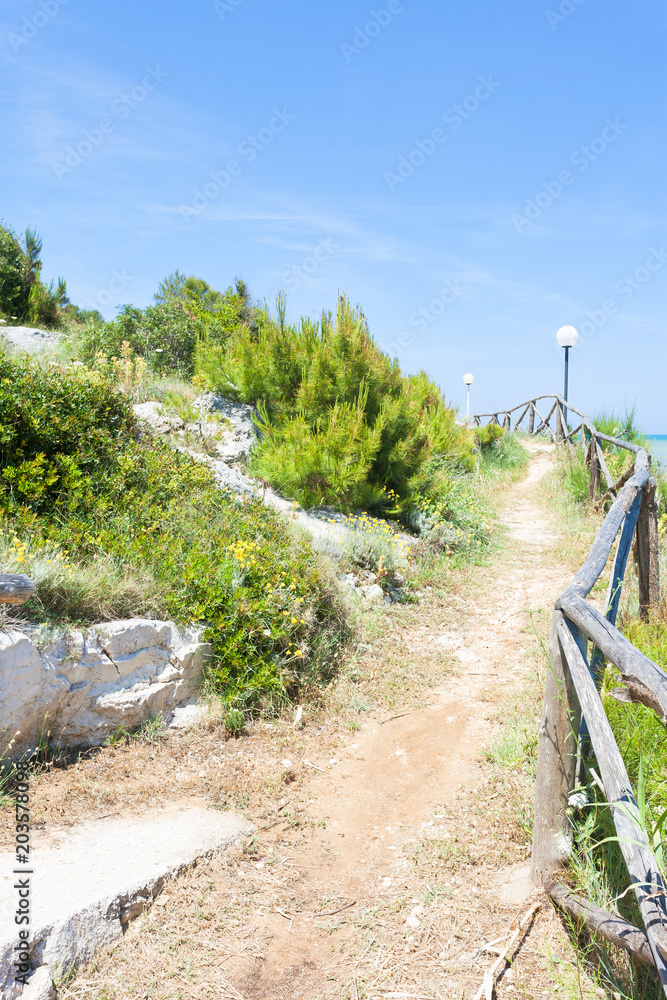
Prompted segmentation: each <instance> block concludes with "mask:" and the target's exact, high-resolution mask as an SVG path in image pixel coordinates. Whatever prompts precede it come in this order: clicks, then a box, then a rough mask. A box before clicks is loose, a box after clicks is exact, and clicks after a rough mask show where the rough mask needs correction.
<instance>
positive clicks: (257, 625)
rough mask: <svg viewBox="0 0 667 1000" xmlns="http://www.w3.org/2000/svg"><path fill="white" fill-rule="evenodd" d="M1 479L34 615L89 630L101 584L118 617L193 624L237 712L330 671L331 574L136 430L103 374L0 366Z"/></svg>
mask: <svg viewBox="0 0 667 1000" xmlns="http://www.w3.org/2000/svg"><path fill="white" fill-rule="evenodd" d="M0 483H2V487H1V488H0V536H1V537H2V538H3V543H2V544H3V547H4V550H5V551H6V552H7V551H9V550H12V549H13V551H14V557H13V558H14V561H13V563H12V565H14V566H16V567H17V568H20V567H25V569H24V571H27V572H29V571H30V569H31V567H34V568H37V567H38V566H39V569H40V579H39V587H38V597H39V600H41V602H42V609H41V610H39V611H38V610H37V607H35V601H34V599H33V601H32V602H28V605H26V608H29V607H30V604H31V603H32V604H33V607H35V611H34V613H36V614H38V615H39V616H40V617H43V615H44V613H47V614H50V615H51V616H52V617H53V616H57V617H58V619H59V620H61V621H63V620H65V621H67V620H69V621H75V622H85V621H91V620H92V621H94V620H96V619H97V620H99V613H100V612H101V610H102V609H103V608H104V609H105V610H108V609H109V605H110V604H112V603H113V601H111V600H108V601H106V603H105V602H104V601H101V600H100V598H99V597H97V598H96V597H95V594H94V593H93V594H91V590H93V591H94V590H95V588H96V587H97V588H98V590H99V589H103V588H104V587H105V585H106V582H107V580H110V581H111V582H112V583H113V585H114V592H115V601H116V602H117V603H118V604H119V605H120V606H121V607H122V610H123V613H124V614H125V615H130V614H133V613H142V612H143V611H144V610H145V609H146V608H147V607H150V608H151V610H152V613H153V614H155V615H165V616H169V617H172V618H174V619H176V620H177V621H180V622H189V621H194V622H199V623H201V624H202V625H204V627H205V633H204V634H205V637H206V638H207V639H208V640H210V641H211V642H212V644H213V649H214V660H213V664H212V666H211V668H210V679H211V681H212V683H213V684H214V685H215V686H216V687H217V688H218V689H221V690H223V691H224V692H225V693H226V694H227V695H228V696H229V697H230V698H232V697H233V698H235V699H236V700H237V702H238V703H239V704H240V706H241V708H243V707H245V706H247V705H251V704H254V703H256V702H258V701H260V700H263V699H264V700H265V699H267V698H269V699H276V698H278V699H279V698H284V697H286V696H287V695H288V694H289V693H290V692H292V691H294V690H296V689H297V688H298V687H299V686H300V685H301V684H303V683H306V682H308V683H310V682H314V681H316V680H321V679H322V678H323V677H325V676H328V675H329V674H330V672H331V669H332V662H333V657H332V655H331V654H332V651H335V647H336V644H337V643H338V642H340V640H341V638H342V637H343V636H344V634H345V630H346V611H345V608H344V606H343V605H342V604H341V598H340V596H339V591H338V588H337V585H336V582H335V580H334V579H333V577H332V575H331V573H330V571H329V570H327V568H326V567H325V566H324V565H323V564H322V563H321V562H320V561H319V559H318V557H316V556H315V555H314V554H313V551H312V549H311V547H310V545H309V544H308V543H307V542H305V541H304V540H303V539H298V538H296V537H295V536H294V535H293V533H292V531H291V529H290V526H289V524H288V523H287V522H286V521H284V520H283V519H281V518H280V516H279V515H278V514H277V513H275V512H273V511H272V510H270V509H269V508H267V507H265V506H264V505H263V504H262V503H261V502H260V501H255V500H247V501H245V502H239V501H238V499H237V498H236V497H231V496H227V495H225V494H223V493H222V492H221V491H220V490H218V489H217V488H216V486H215V485H214V483H213V480H212V475H211V472H210V471H209V469H208V468H207V467H206V466H203V465H201V464H199V463H196V462H194V461H192V460H191V459H189V458H187V457H186V456H183V455H181V454H179V453H178V452H175V451H174V450H172V449H170V448H169V447H168V446H166V445H164V444H161V443H159V442H156V441H154V440H152V439H150V438H145V437H144V436H142V435H141V434H140V433H139V432H138V430H137V428H136V425H135V421H134V417H133V414H132V411H131V408H130V405H129V402H128V400H127V399H126V398H125V397H124V396H123V395H121V394H120V393H118V392H117V391H116V390H115V389H114V388H113V387H112V386H111V385H110V384H109V383H108V381H106V380H105V379H104V377H102V376H101V375H100V374H99V373H96V372H89V371H87V370H85V369H79V370H78V371H77V370H75V371H74V372H70V373H68V372H63V371H61V370H55V369H50V370H48V371H43V370H41V369H40V368H39V367H38V366H36V365H35V364H32V363H30V362H21V363H18V362H11V361H6V360H0ZM96 568H97V569H98V570H99V575H97V576H96V572H95V571H96ZM105 574H106V577H105ZM137 591H138V593H137ZM133 592H134V593H135V594H137V601H136V605H133V599H132V595H133Z"/></svg>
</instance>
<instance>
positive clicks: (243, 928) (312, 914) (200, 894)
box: [62, 444, 571, 1000]
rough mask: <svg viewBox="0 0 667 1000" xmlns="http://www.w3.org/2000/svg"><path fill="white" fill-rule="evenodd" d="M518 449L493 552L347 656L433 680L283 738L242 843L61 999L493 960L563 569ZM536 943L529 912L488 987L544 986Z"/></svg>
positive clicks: (256, 988) (450, 971)
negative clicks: (423, 666)
mask: <svg viewBox="0 0 667 1000" xmlns="http://www.w3.org/2000/svg"><path fill="white" fill-rule="evenodd" d="M531 452H532V458H531V462H530V465H529V469H528V473H527V475H526V477H525V478H524V479H523V480H522V481H521V482H519V483H517V484H515V485H514V486H512V487H510V488H509V489H508V491H507V498H506V503H505V508H504V514H503V519H504V522H505V524H506V526H507V529H508V538H507V541H506V544H505V545H504V546H503V549H502V551H501V552H500V554H499V555H498V556H497V557H496V558H495V559H494V560H493V562H492V564H491V565H490V566H486V567H483V566H479V567H475V568H473V569H472V570H471V571H470V572H469V574H468V576H467V580H466V582H465V585H464V587H463V589H462V590H461V591H459V593H457V594H448V593H444V594H442V595H441V596H440V598H439V599H438V600H437V601H430V602H429V601H428V600H425V601H424V602H423V604H424V608H421V605H420V609H421V610H420V612H419V613H416V611H411V610H410V609H408V610H407V611H406V613H405V614H404V616H403V618H402V619H399V621H398V624H397V625H395V626H394V634H393V635H392V637H391V642H388V641H387V642H385V644H384V645H385V648H384V650H382V651H379V652H378V651H377V650H375V651H374V650H372V649H371V650H370V651H369V654H368V659H367V662H366V665H365V666H364V665H362V667H361V669H362V671H363V670H365V671H366V677H367V678H370V679H371V681H372V679H373V677H374V676H377V672H378V671H379V670H382V669H383V662H384V669H386V670H387V671H390V670H391V669H392V668H393V662H394V661H396V662H399V661H401V662H402V660H403V659H405V660H407V663H408V666H407V667H406V668H405V669H402V672H401V671H400V670H399V672H398V676H399V677H401V676H405V677H407V678H409V676H410V669H411V666H412V669H414V670H415V671H417V670H418V669H419V664H420V663H425V662H430V661H432V660H434V659H436V660H438V662H442V663H444V664H445V665H447V666H448V674H447V677H446V680H445V682H444V683H443V684H441V685H440V686H438V687H436V688H431V689H430V691H429V692H428V698H425V699H424V702H423V704H421V705H416V706H414V707H412V708H411V710H408V709H407V708H406V709H402V710H398V711H396V713H395V715H392V714H390V712H386V713H385V715H386V717H384V718H382V717H380V718H376V719H375V720H374V721H371V722H368V723H367V724H366V725H362V726H361V727H360V728H358V731H357V732H354V733H353V734H350V735H348V736H347V737H346V738H344V739H343V740H342V741H340V743H339V744H338V746H336V745H335V743H331V742H329V743H328V744H326V745H323V744H322V742H320V743H319V744H318V743H317V741H315V740H309V738H308V736H307V735H304V738H303V739H302V740H301V739H300V740H296V741H295V740H293V741H292V743H291V745H290V743H289V741H287V740H286V741H285V742H284V747H285V749H284V750H283V752H284V754H285V758H284V759H282V760H281V762H280V766H281V768H282V772H281V775H282V781H281V786H282V787H281V790H280V791H277V795H278V796H280V797H279V798H277V799H276V800H275V807H274V809H273V810H271V811H269V812H266V813H264V815H263V817H262V818H259V817H257V816H255V821H256V822H257V824H258V832H257V834H256V837H255V838H253V840H252V841H251V842H250V843H248V844H246V846H245V849H244V850H243V851H242V852H239V853H238V854H237V855H236V856H234V857H231V856H228V855H226V856H225V857H222V858H218V859H213V860H212V861H211V862H210V863H208V862H205V863H203V864H202V865H200V866H198V867H197V869H195V870H194V871H193V872H191V873H190V874H189V875H187V876H184V877H183V879H181V880H179V881H180V886H179V888H178V889H177V890H176V891H172V889H169V890H168V891H167V898H166V899H165V900H164V905H163V906H162V907H160V908H158V907H154V908H153V911H152V913H150V914H147V915H145V916H144V917H142V918H140V920H138V921H137V922H136V924H135V925H134V927H133V928H132V930H131V931H130V932H128V934H127V935H126V939H125V940H124V941H123V943H122V944H121V945H120V946H119V947H118V948H117V949H116V950H115V954H114V955H112V956H108V957H107V958H105V959H104V960H101V961H100V963H99V964H98V965H96V966H95V968H94V969H92V970H89V971H88V972H87V973H84V974H83V975H82V976H80V977H78V979H77V980H76V981H75V982H74V983H73V984H72V985H71V987H67V988H66V989H65V991H64V992H63V993H62V996H64V997H67V998H72V1000H74V998H80V1000H83V998H89V997H90V998H92V997H104V998H105V1000H116V998H120V997H122V996H127V992H126V990H129V992H131V993H132V995H136V996H144V997H151V998H167V997H188V998H199V997H201V998H225V1000H229V998H234V1000H254V998H260V997H261V998H265V1000H282V998H289V1000H317V998H320V1000H324V998H333V997H341V998H350V1000H360V998H362V997H367V998H379V997H390V998H398V997H401V998H402V997H406V998H408V997H412V998H416V997H424V998H435V997H446V998H449V997H461V998H463V997H472V996H474V993H475V992H476V990H477V988H478V987H479V985H480V983H481V981H482V977H483V973H484V969H485V968H486V967H488V965H489V964H490V962H491V960H492V957H493V956H492V955H490V954H485V953H484V952H483V951H480V949H481V948H482V947H483V945H484V943H485V942H488V941H490V940H493V939H496V938H498V937H499V936H501V935H503V934H504V933H505V932H506V930H507V928H508V927H509V926H510V924H511V922H512V921H513V919H515V917H516V916H517V914H518V913H519V912H520V911H522V910H523V909H525V905H526V899H527V898H528V896H529V895H530V893H531V892H532V891H533V890H532V887H531V886H530V885H529V883H528V882H527V878H526V870H527V868H526V861H527V857H528V851H529V841H528V837H527V835H526V829H525V826H524V824H523V822H522V820H521V812H522V810H524V811H528V810H529V808H530V802H531V800H532V776H531V774H530V768H529V767H528V768H527V766H526V763H525V762H526V759H527V755H526V754H525V752H524V751H525V746H526V744H527V743H529V742H530V741H531V740H534V739H536V711H537V710H538V709H539V700H540V690H539V687H540V685H539V681H538V676H539V671H540V669H541V667H542V665H543V661H542V659H541V652H540V647H539V640H538V635H539V636H544V635H546V633H547V631H548V621H549V616H550V610H551V608H552V607H553V602H554V599H555V597H556V596H557V594H558V593H559V592H560V590H562V588H563V586H564V585H565V583H566V582H567V580H568V579H569V577H570V575H571V567H567V566H565V565H563V564H562V563H558V561H557V560H556V559H555V557H554V552H553V545H554V542H555V541H556V540H557V529H556V526H555V525H554V523H553V522H552V521H551V519H550V517H549V515H548V513H545V504H544V501H543V498H542V497H541V496H540V487H541V481H542V478H543V477H544V475H545V473H546V472H547V471H548V470H549V468H550V466H551V449H550V448H547V447H546V446H539V445H537V444H533V445H532V447H531ZM383 657H384V661H383ZM362 682H363V677H362V678H361V681H360V684H362ZM405 683H409V681H405ZM353 693H354V692H353ZM399 701H400V698H399ZM499 741H500V742H499ZM333 746H336V748H335V750H333V749H332V747H333ZM494 747H495V749H494ZM277 752H280V751H279V750H278V751H277ZM328 753H332V754H333V755H332V756H323V754H328ZM288 754H289V755H290V756H289V758H288V757H287V755H288ZM489 757H491V758H492V759H493V760H495V761H496V766H492V765H491V764H490V763H489ZM297 776H298V780H297ZM526 822H527V821H526ZM547 944H548V945H549V947H550V948H552V949H553V948H554V947H556V948H557V949H558V950H559V952H560V954H561V955H563V954H568V944H567V941H566V939H565V937H564V935H563V933H562V931H561V928H560V925H559V923H558V920H557V919H556V918H555V916H554V914H553V912H552V911H551V910H550V908H548V907H544V909H543V910H542V911H541V912H540V914H538V917H537V921H536V923H535V926H534V927H533V928H532V930H531V933H530V936H529V938H528V939H527V942H526V943H525V944H524V946H523V947H522V949H521V951H520V953H519V955H518V956H517V961H516V963H515V966H514V967H513V968H511V969H509V970H508V971H507V972H506V974H505V975H504V976H503V978H502V980H501V982H500V984H499V987H498V993H497V995H498V996H499V997H502V996H507V997H510V996H518V995H521V996H525V997H532V996H547V995H552V990H553V987H554V975H555V973H554V969H555V966H554V964H553V962H552V961H551V960H549V959H548V957H547ZM558 961H559V962H561V963H562V961H563V960H562V959H560V958H559V959H558ZM565 964H566V965H567V962H566V963H565ZM559 968H560V972H559V973H558V975H557V976H556V978H558V976H560V977H561V978H562V976H563V968H564V966H563V965H562V964H561V965H560V966H559ZM121 984H122V986H121Z"/></svg>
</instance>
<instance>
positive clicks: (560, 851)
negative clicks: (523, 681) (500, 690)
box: [530, 610, 581, 885]
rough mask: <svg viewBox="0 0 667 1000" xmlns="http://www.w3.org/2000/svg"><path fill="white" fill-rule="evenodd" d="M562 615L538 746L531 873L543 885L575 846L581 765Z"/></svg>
mask: <svg viewBox="0 0 667 1000" xmlns="http://www.w3.org/2000/svg"><path fill="white" fill-rule="evenodd" d="M560 621H563V614H562V612H561V611H559V610H555V611H554V613H553V617H552V619H551V635H550V638H549V660H550V665H549V668H548V671H547V681H546V687H545V692H544V709H543V712H542V722H541V724H540V732H539V742H538V750H537V786H536V789H535V821H534V824H533V849H532V854H531V862H530V877H531V880H532V882H533V883H534V884H535V885H544V884H545V882H546V881H547V879H548V878H549V876H550V875H552V874H553V872H554V871H555V870H556V869H557V868H560V866H561V865H562V863H563V861H564V860H565V858H567V857H569V855H570V852H571V850H572V826H571V824H570V820H569V817H568V814H567V810H568V800H569V798H570V794H571V792H572V789H573V788H574V783H575V777H576V766H577V734H578V733H579V727H580V723H581V708H580V706H579V699H578V697H577V692H576V690H575V687H574V683H573V681H572V677H571V676H570V671H569V668H568V665H567V661H566V659H565V657H564V655H563V651H562V649H561V645H560V641H559V638H558V632H557V627H558V623H559V622H560Z"/></svg>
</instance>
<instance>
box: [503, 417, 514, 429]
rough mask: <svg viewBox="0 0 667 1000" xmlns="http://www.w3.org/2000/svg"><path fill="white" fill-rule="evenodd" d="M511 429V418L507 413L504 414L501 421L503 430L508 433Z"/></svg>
mask: <svg viewBox="0 0 667 1000" xmlns="http://www.w3.org/2000/svg"><path fill="white" fill-rule="evenodd" d="M511 429H512V425H511V418H510V415H509V413H506V414H505V419H504V420H503V430H504V431H510V430H511Z"/></svg>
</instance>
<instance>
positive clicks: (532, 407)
mask: <svg viewBox="0 0 667 1000" xmlns="http://www.w3.org/2000/svg"><path fill="white" fill-rule="evenodd" d="M534 431H535V404H534V403H531V404H530V407H529V412H528V433H529V434H531V435H532V434H533V433H534Z"/></svg>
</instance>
